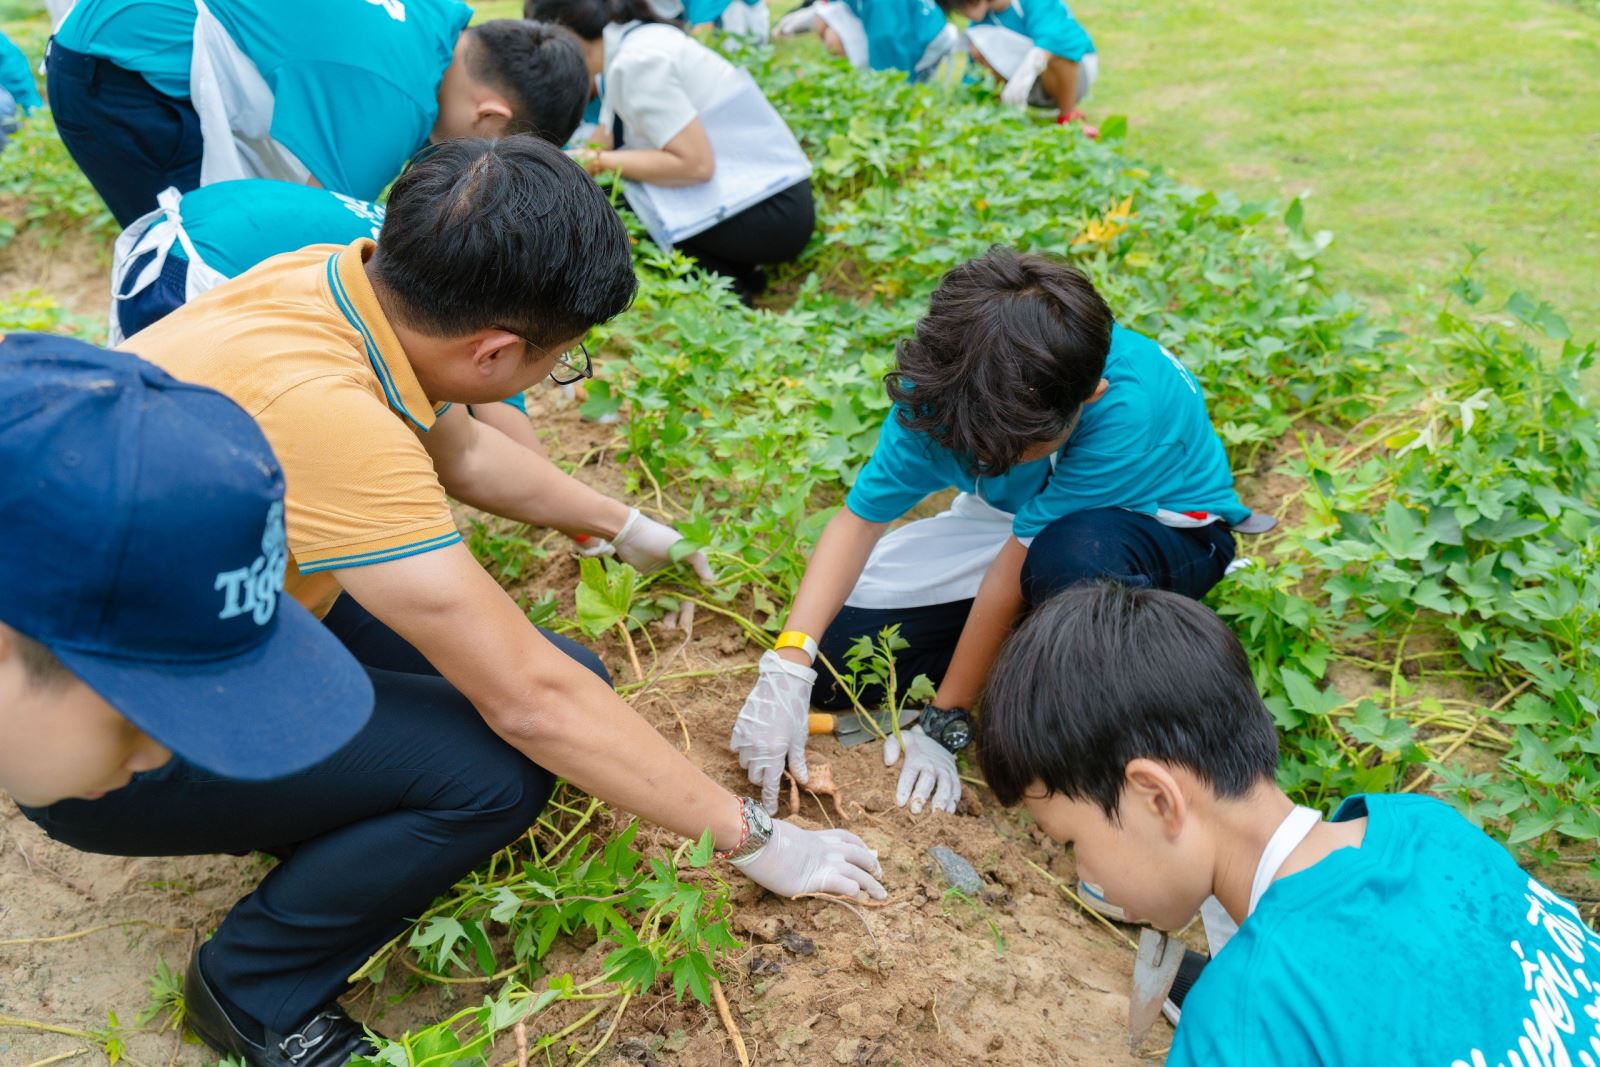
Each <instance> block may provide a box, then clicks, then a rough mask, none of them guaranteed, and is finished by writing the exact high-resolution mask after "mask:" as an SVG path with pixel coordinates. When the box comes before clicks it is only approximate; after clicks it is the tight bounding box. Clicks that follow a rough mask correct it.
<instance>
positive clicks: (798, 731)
mask: <svg viewBox="0 0 1600 1067" xmlns="http://www.w3.org/2000/svg"><path fill="white" fill-rule="evenodd" d="M816 680H817V672H816V671H814V670H812V669H811V668H810V667H802V666H800V664H798V663H790V662H789V661H788V660H786V659H784V658H783V657H782V656H780V655H778V654H777V653H776V652H764V653H762V654H761V677H760V678H758V679H756V685H755V688H754V689H752V690H750V695H749V696H748V697H746V698H745V701H744V707H742V708H740V709H739V717H738V718H737V719H735V720H734V722H733V736H731V737H729V738H728V747H729V748H730V749H732V750H733V751H735V752H737V753H738V754H739V766H741V767H743V768H744V769H745V770H747V771H749V772H750V781H751V782H752V783H753V784H755V785H759V786H760V787H761V806H762V807H763V808H766V809H767V814H769V815H771V814H773V813H775V812H776V811H777V810H778V783H779V782H780V781H781V780H782V779H783V768H784V764H785V763H787V764H788V766H789V773H790V774H792V775H794V776H795V779H796V780H797V781H798V782H800V784H801V785H804V784H805V783H806V782H807V781H809V780H810V778H811V775H810V772H808V771H807V770H806V725H807V720H806V716H807V714H808V713H809V712H810V710H811V686H812V684H813V683H814V682H816Z"/></svg>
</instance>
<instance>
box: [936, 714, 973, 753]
mask: <svg viewBox="0 0 1600 1067" xmlns="http://www.w3.org/2000/svg"><path fill="white" fill-rule="evenodd" d="M939 740H940V741H941V742H943V743H944V747H945V748H948V749H950V750H952V751H959V750H961V749H963V748H966V747H967V742H968V741H970V740H972V728H971V727H970V726H968V725H967V723H966V720H964V719H957V720H956V721H955V722H952V723H951V724H950V725H948V726H946V727H945V728H944V730H943V732H942V734H941V736H940V738H939Z"/></svg>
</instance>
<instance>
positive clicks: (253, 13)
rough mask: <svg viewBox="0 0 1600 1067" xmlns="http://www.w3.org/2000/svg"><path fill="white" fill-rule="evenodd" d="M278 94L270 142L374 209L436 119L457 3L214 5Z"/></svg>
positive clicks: (255, 0) (385, 0)
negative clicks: (272, 140)
mask: <svg viewBox="0 0 1600 1067" xmlns="http://www.w3.org/2000/svg"><path fill="white" fill-rule="evenodd" d="M208 4H209V6H210V8H211V10H212V12H213V13H214V14H215V15H216V16H217V21H218V22H221V23H222V25H223V26H224V27H225V28H226V29H227V31H228V34H229V36H231V37H232V38H233V39H234V41H235V42H237V43H238V45H239V47H240V49H242V50H243V51H244V53H245V55H247V56H249V57H250V58H251V60H253V61H254V62H255V64H256V66H257V68H259V69H260V71H261V76H262V78H264V79H265V80H266V83H267V85H268V86H270V87H271V88H272V95H273V100H274V104H273V110H272V136H273V139H274V140H276V141H278V142H279V143H281V144H282V145H283V146H284V147H286V148H288V149H289V151H291V152H293V153H294V154H295V155H296V156H298V157H299V159H300V162H302V163H304V164H305V165H306V167H307V168H308V169H309V170H310V171H311V173H312V175H313V176H314V177H315V178H316V179H317V181H318V182H320V183H321V184H322V185H323V186H324V187H325V188H328V189H333V190H335V191H337V192H341V193H345V194H346V195H348V196H354V197H359V198H360V199H362V200H376V199H377V198H378V194H380V193H382V192H383V189H384V186H386V185H388V184H389V182H391V181H393V180H394V177H395V176H396V175H397V174H399V173H400V168H401V167H403V166H405V162H406V160H407V159H409V158H410V157H411V155H412V153H414V152H415V151H416V150H417V149H419V148H421V147H422V146H423V144H425V143H426V142H427V140H428V134H429V133H430V132H431V131H432V130H433V124H434V121H435V120H436V119H437V118H438V115H439V101H438V92H439V81H440V79H442V78H443V77H444V71H445V68H446V67H448V66H449V65H450V60H451V58H452V56H453V55H454V52H455V46H456V39H457V38H458V37H460V36H461V31H462V30H464V29H466V27H467V23H468V22H469V21H470V20H471V18H472V9H471V8H470V7H468V6H467V5H466V4H463V3H460V2H459V0H272V2H271V3H261V2H260V0H208Z"/></svg>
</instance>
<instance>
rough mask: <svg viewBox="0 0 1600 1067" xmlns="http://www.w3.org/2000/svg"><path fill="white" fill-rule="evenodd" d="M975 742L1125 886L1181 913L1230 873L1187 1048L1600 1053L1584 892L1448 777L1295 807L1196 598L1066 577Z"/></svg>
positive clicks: (1175, 1059)
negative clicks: (1072, 582) (1407, 791)
mask: <svg viewBox="0 0 1600 1067" xmlns="http://www.w3.org/2000/svg"><path fill="white" fill-rule="evenodd" d="M978 740H979V743H978V762H979V764H980V765H981V766H982V768H983V773H984V777H986V778H987V779H988V781H989V785H990V786H991V787H992V788H993V789H994V792H995V796H997V797H998V798H999V799H1000V801H1001V803H1003V804H1007V805H1010V804H1016V803H1018V802H1021V803H1024V804H1026V805H1027V807H1028V810H1029V811H1030V812H1031V813H1032V814H1033V817H1034V819H1035V820H1036V821H1037V822H1038V823H1039V826H1040V828H1041V829H1043V830H1044V831H1045V833H1047V834H1049V835H1050V836H1051V837H1052V838H1053V839H1055V840H1056V841H1059V842H1061V843H1062V844H1068V843H1070V844H1071V845H1072V846H1073V849H1074V852H1075V853H1076V857H1077V862H1078V869H1079V873H1080V875H1082V876H1083V877H1092V878H1094V879H1095V880H1097V881H1098V882H1099V883H1100V885H1101V886H1102V887H1103V889H1104V891H1105V893H1106V896H1107V897H1108V898H1110V899H1111V900H1112V901H1113V902H1114V903H1117V904H1120V905H1122V906H1123V908H1124V909H1125V910H1126V911H1128V912H1129V913H1131V914H1132V915H1133V916H1135V917H1137V918H1141V919H1144V920H1147V921H1149V922H1150V923H1152V924H1154V925H1156V926H1158V927H1161V928H1163V929H1168V930H1175V929H1178V928H1180V927H1182V926H1184V925H1185V924H1186V923H1187V922H1188V921H1189V920H1190V918H1191V917H1193V915H1194V914H1195V912H1196V910H1197V909H1198V908H1199V907H1200V905H1201V902H1202V901H1204V900H1205V899H1206V898H1207V897H1208V896H1211V895H1213V894H1214V895H1215V896H1216V898H1217V899H1218V900H1219V901H1220V902H1221V903H1222V906H1223V907H1224V908H1225V909H1226V910H1227V912H1228V914H1229V915H1230V916H1231V917H1232V918H1233V919H1234V921H1236V922H1237V923H1238V924H1239V931H1238V933H1237V934H1235V935H1234V937H1233V939H1232V940H1231V941H1229V942H1228V944H1227V946H1226V947H1225V948H1224V949H1222V950H1221V952H1220V953H1219V954H1218V955H1217V956H1216V957H1215V958H1214V959H1213V960H1212V961H1211V963H1210V964H1208V965H1207V966H1206V968H1205V970H1204V971H1203V972H1202V973H1201V975H1200V978H1199V980H1198V982H1196V984H1195V986H1194V988H1193V989H1191V990H1190V991H1189V993H1188V996H1187V997H1186V998H1185V1000H1184V1004H1183V1023H1182V1025H1181V1026H1179V1027H1178V1033H1177V1039H1176V1041H1175V1042H1174V1043H1173V1046H1172V1053H1171V1055H1170V1056H1169V1057H1168V1059H1167V1063H1168V1065H1169V1067H1178V1065H1183V1067H1187V1065H1189V1064H1207V1065H1213V1064H1244V1063H1259V1064H1295V1065H1312V1064H1341V1065H1342V1064H1379V1063H1393V1064H1423V1063H1427V1064H1439V1065H1440V1067H1488V1065H1491V1064H1498V1065H1509V1064H1520V1065H1524V1067H1534V1065H1536V1064H1571V1065H1578V1064H1583V1065H1588V1064H1594V1063H1600V936H1596V934H1595V932H1594V931H1593V930H1592V929H1589V928H1588V927H1586V926H1584V924H1583V922H1582V921H1581V919H1580V917H1579V915H1578V912H1577V909H1576V908H1574V907H1573V906H1572V905H1571V904H1570V903H1568V902H1567V901H1565V900H1563V899H1562V898H1561V897H1559V896H1557V895H1556V894H1554V893H1552V892H1551V891H1550V890H1549V889H1547V888H1545V886H1543V885H1541V884H1540V883H1539V882H1538V881H1537V880H1535V879H1533V878H1530V877H1529V876H1528V875H1527V873H1526V872H1524V871H1523V870H1522V869H1521V868H1519V867H1518V866H1517V864H1516V863H1515V862H1514V861H1513V860H1512V858H1511V857H1510V856H1509V855H1508V854H1507V853H1506V851H1505V850H1504V849H1502V848H1501V847H1500V846H1499V845H1497V844H1495V842H1494V841H1492V840H1490V839H1489V838H1488V837H1487V836H1486V835H1485V834H1483V833H1482V832H1481V831H1479V830H1477V829H1475V828H1474V827H1472V826H1471V825H1470V824H1469V823H1468V822H1467V821H1466V820H1465V819H1463V818H1462V817H1461V816H1460V815H1458V814H1456V813H1455V812H1454V811H1452V810H1450V808H1448V807H1447V806H1446V805H1444V804H1443V803H1441V802H1440V801H1438V800H1436V799H1433V798H1431V797H1422V796H1377V795H1374V796H1352V797H1349V798H1347V799H1346V800H1345V802H1344V803H1343V804H1342V805H1341V806H1340V807H1339V810H1338V812H1337V813H1335V815H1334V816H1333V819H1332V820H1331V821H1326V822H1325V821H1323V819H1322V818H1321V815H1320V814H1319V813H1318V812H1316V811H1313V810H1311V809H1309V808H1301V807H1296V806H1295V804H1294V802H1293V801H1291V800H1290V799H1289V798H1288V797H1287V796H1285V795H1284V793H1283V791H1282V790H1281V789H1279V788H1278V786H1277V783H1276V782H1275V781H1274V775H1275V774H1276V772H1277V767H1278V737H1277V734H1276V733H1275V732H1274V730H1273V725H1272V718H1271V716H1270V714H1269V713H1268V712H1267V709H1266V707H1265V705H1263V704H1262V702H1261V697H1260V695H1259V694H1258V693H1257V692H1256V690H1255V686H1254V683H1253V682H1252V680H1251V676H1250V667H1249V663H1248V662H1247V660H1246V658H1245V653H1244V649H1243V648H1241V647H1240V645H1239V642H1238V640H1237V639H1236V638H1235V637H1234V636H1233V633H1232V632H1231V631H1230V630H1229V629H1228V628H1227V626H1225V625H1224V624H1223V622H1222V620H1221V619H1219V618H1217V616H1216V615H1214V614H1212V613H1211V612H1210V611H1209V610H1207V609H1206V608H1204V607H1202V606H1200V605H1199V604H1196V603H1194V602H1193V601H1191V600H1187V599H1185V598H1183V597H1181V596H1175V595H1173V594H1171V593H1165V592H1161V591H1159V590H1153V589H1134V588H1130V587H1128V586H1125V585H1119V584H1114V583H1109V582H1105V583H1096V584H1093V585H1088V586H1083V587H1079V588H1077V589H1072V590H1068V591H1067V592H1064V593H1062V594H1061V595H1059V596H1057V597H1055V598H1054V599H1052V600H1051V601H1049V602H1048V603H1046V604H1044V605H1043V606H1042V607H1040V608H1039V609H1037V610H1036V611H1035V612H1034V613H1033V615H1032V616H1031V617H1030V618H1029V619H1028V620H1027V622H1025V623H1024V624H1023V625H1022V626H1021V627H1020V628H1019V629H1018V630H1017V633H1016V634H1015V635H1014V636H1013V637H1012V639H1011V640H1010V642H1009V643H1008V644H1007V645H1006V649H1005V651H1004V652H1003V653H1002V654H1001V656H1000V660H999V662H998V663H997V664H996V665H995V669H994V673H993V675H992V677H991V678H990V680H989V686H988V689H987V690H986V691H985V694H984V715H983V717H982V720H981V723H980V730H979V739H978Z"/></svg>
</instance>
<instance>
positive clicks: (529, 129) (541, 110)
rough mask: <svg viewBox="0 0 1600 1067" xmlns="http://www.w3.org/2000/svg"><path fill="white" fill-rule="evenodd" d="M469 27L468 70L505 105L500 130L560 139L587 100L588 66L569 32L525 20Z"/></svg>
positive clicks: (566, 135) (554, 141)
mask: <svg viewBox="0 0 1600 1067" xmlns="http://www.w3.org/2000/svg"><path fill="white" fill-rule="evenodd" d="M469 32H470V33H471V34H472V39H471V44H470V47H469V48H468V51H467V70H468V72H469V73H470V74H471V75H472V77H473V78H474V79H476V80H477V81H480V82H482V83H483V84H484V85H487V86H489V87H490V88H491V89H493V90H494V91H495V92H497V93H499V94H500V95H501V96H503V97H505V98H506V102H507V103H509V104H510V105H511V119H510V121H509V122H507V123H506V130H505V132H506V133H508V134H513V133H531V134H533V135H534V136H535V137H543V138H544V139H545V140H546V141H549V142H550V143H551V144H558V145H560V144H566V143H567V139H568V138H569V137H571V136H572V131H573V130H576V129H577V128H578V124H579V123H580V122H582V121H583V109H584V108H585V107H587V106H588V103H589V67H588V64H586V63H585V62H584V59H583V49H582V48H581V47H580V46H579V44H578V42H577V40H576V38H575V37H574V36H573V35H572V33H571V32H569V31H568V30H566V29H564V28H562V27H560V26H551V25H548V24H546V23H541V22H530V21H528V20H526V19H493V20H491V21H489V22H480V23H479V24H478V25H476V26H473V27H472V28H471V30H470V31H469Z"/></svg>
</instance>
